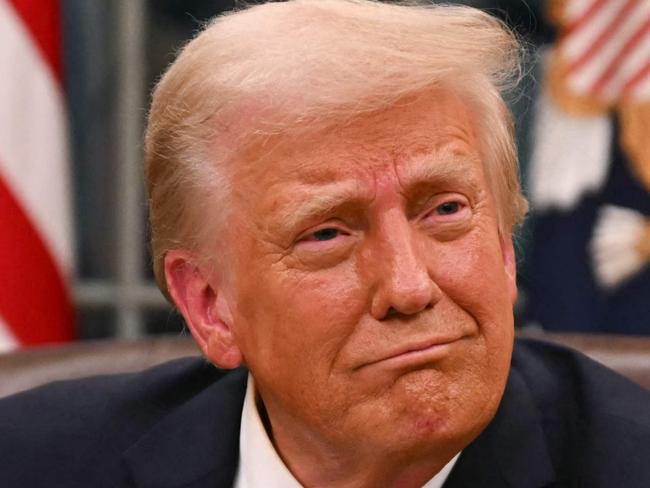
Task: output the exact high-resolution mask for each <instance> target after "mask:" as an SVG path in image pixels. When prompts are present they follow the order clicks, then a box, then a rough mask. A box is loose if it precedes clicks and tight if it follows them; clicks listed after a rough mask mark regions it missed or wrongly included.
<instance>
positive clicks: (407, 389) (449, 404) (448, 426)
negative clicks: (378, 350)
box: [391, 369, 500, 456]
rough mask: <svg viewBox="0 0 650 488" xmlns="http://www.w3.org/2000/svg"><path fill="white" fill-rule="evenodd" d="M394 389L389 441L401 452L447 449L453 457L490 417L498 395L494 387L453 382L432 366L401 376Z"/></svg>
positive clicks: (494, 411) (495, 408)
mask: <svg viewBox="0 0 650 488" xmlns="http://www.w3.org/2000/svg"><path fill="white" fill-rule="evenodd" d="M456 381H457V380H456ZM494 386H496V385H494ZM395 388H399V390H398V391H397V392H396V394H397V395H399V396H400V397H401V398H400V399H399V400H398V401H396V402H395V403H394V404H393V405H394V409H393V414H394V419H393V421H392V422H391V424H392V426H393V435H394V437H395V439H394V441H393V444H394V445H395V446H397V445H399V446H400V448H399V449H400V450H401V451H402V452H407V451H411V450H412V451H413V452H418V451H422V450H425V451H426V450H432V451H445V452H446V451H450V452H449V454H450V455H452V456H453V455H454V454H456V453H457V452H458V451H459V450H461V449H463V448H464V447H466V446H467V445H468V444H469V443H470V442H472V441H473V440H474V438H476V436H478V434H479V433H480V432H481V431H482V430H483V429H484V428H485V427H486V426H487V424H488V423H489V422H490V421H491V420H492V418H493V417H494V414H495V413H496V410H497V408H498V403H499V402H498V401H495V400H494V399H496V398H500V391H497V390H499V389H498V388H495V389H494V391H491V388H489V387H487V386H486V385H485V384H483V383H479V384H473V382H471V381H467V382H461V383H457V382H455V380H454V379H449V378H446V375H444V374H443V373H441V372H439V371H437V370H435V369H422V370H418V371H413V372H410V373H408V374H406V375H403V376H402V377H401V378H400V379H399V380H398V381H397V382H396V384H395ZM486 399H487V400H488V401H487V402H486Z"/></svg>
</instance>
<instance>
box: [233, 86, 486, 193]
mask: <svg viewBox="0 0 650 488" xmlns="http://www.w3.org/2000/svg"><path fill="white" fill-rule="evenodd" d="M479 153H480V151H479V148H478V142H477V139H476V136H475V133H474V129H473V125H472V123H471V114H470V112H469V110H468V107H467V106H466V104H465V103H464V102H463V101H462V100H461V99H460V98H459V97H458V96H457V95H455V94H454V93H453V92H450V91H445V90H442V89H439V90H435V91H432V92H428V93H427V94H426V96H420V97H418V98H412V99H408V100H404V101H402V102H400V103H398V104H396V105H394V106H393V107H391V108H389V109H387V110H383V111H380V112H377V113H373V114H366V115H361V116H359V117H357V118H355V119H354V120H352V121H351V122H349V123H347V124H346V125H341V126H336V127H334V128H330V129H328V130H326V131H322V132H318V133H310V134H307V135H304V136H303V137H301V138H298V139H289V138H284V139H283V138H281V137H280V138H278V140H276V141H271V142H269V141H267V142H266V144H260V145H258V146H257V147H256V148H255V149H254V150H253V151H251V153H249V156H248V157H246V158H243V159H242V160H239V161H238V162H237V163H235V164H234V165H233V166H232V167H231V171H232V183H233V187H234V188H235V189H236V190H240V191H244V192H247V191H248V190H246V189H250V188H256V189H257V190H260V189H262V188H263V189H264V191H263V192H262V194H263V195H264V196H267V197H269V198H271V199H273V198H275V197H277V196H279V195H278V194H279V193H282V192H284V193H285V196H287V194H291V192H292V191H295V192H296V194H299V193H300V190H301V189H306V188H308V187H311V186H318V187H330V188H337V187H338V188H339V189H340V188H341V187H345V186H347V187H350V189H354V188H356V189H357V190H361V189H363V188H364V187H367V189H368V190H369V191H370V188H369V187H368V185H370V186H372V183H373V182H374V183H376V180H377V178H378V177H381V175H382V174H384V173H386V172H391V171H392V172H393V173H394V174H395V175H396V176H397V179H398V180H399V181H400V182H408V181H410V180H418V179H426V178H435V177H436V175H442V176H449V175H451V174H454V173H458V175H461V174H464V175H465V176H466V177H467V178H468V179H474V180H477V179H480V180H482V179H483V171H482V167H481V164H480V155H479ZM364 183H368V185H365V184H364ZM250 196H251V195H250V193H249V194H248V197H249V198H250ZM296 198H299V197H298V196H297V197H296Z"/></svg>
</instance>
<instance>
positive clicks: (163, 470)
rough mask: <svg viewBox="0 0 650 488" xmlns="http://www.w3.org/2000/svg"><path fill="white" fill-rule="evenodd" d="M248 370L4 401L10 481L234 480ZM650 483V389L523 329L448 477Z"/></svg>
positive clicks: (197, 365)
mask: <svg viewBox="0 0 650 488" xmlns="http://www.w3.org/2000/svg"><path fill="white" fill-rule="evenodd" d="M245 383H246V371H244V370H238V371H234V372H232V373H228V374H225V373H223V372H220V371H218V370H216V369H215V368H214V367H212V366H211V365H209V364H207V363H205V362H204V361H202V360H200V359H183V360H177V361H173V362H170V363H167V364H164V365H162V366H159V367H156V368H153V369H151V370H149V371H146V372H143V373H139V374H134V375H119V376H106V377H98V378H92V379H86V380H80V381H72V382H63V383H57V384H52V385H48V386H45V387H41V388H38V389H36V390H32V391H29V392H26V393H21V394H18V395H15V396H13V397H9V398H6V399H4V400H1V401H0V486H2V487H5V488H29V487H48V488H54V487H66V488H68V487H93V488H95V487H108V486H117V487H131V486H138V487H152V488H153V487H155V488H171V487H177V488H178V487H186V488H188V487H226V486H231V485H232V482H233V478H234V476H235V472H236V468H237V459H238V451H239V446H238V443H239V422H240V413H241V408H242V404H243V398H244V392H245ZM447 487H451V488H460V487H517V488H518V487H522V488H523V487H530V488H539V487H588V488H598V487H608V488H610V487H612V488H635V487H639V488H641V487H643V488H648V487H650V393H648V392H646V391H645V390H643V389H641V388H640V387H637V386H636V385H634V384H632V383H630V382H629V381H627V380H625V379H623V378H622V377H620V376H618V375H617V374H615V373H613V372H611V371H609V370H607V369H605V368H604V367H602V366H599V365H598V364H596V363H594V362H592V361H590V360H588V359H587V358H585V357H584V356H582V355H580V354H578V353H575V352H572V351H569V350H567V349H563V348H560V347H556V346H549V345H545V344H542V343H538V342H532V341H526V342H524V341H518V343H517V345H516V347H515V352H514V355H513V364H512V370H511V373H510V376H509V379H508V385H507V388H506V392H505V395H504V398H503V400H502V403H501V406H500V408H499V411H498V413H497V415H496V417H495V418H494V420H493V421H492V423H491V424H490V425H489V426H488V428H487V429H486V430H485V431H484V432H483V433H482V434H481V435H480V436H479V437H478V438H477V439H476V440H475V441H474V442H473V443H472V444H471V445H470V446H468V447H467V448H466V449H465V450H464V451H463V453H462V455H461V457H460V459H459V461H458V463H457V464H456V466H455V467H454V470H453V471H452V473H451V475H450V477H449V479H448V480H447V483H446V484H445V488H447Z"/></svg>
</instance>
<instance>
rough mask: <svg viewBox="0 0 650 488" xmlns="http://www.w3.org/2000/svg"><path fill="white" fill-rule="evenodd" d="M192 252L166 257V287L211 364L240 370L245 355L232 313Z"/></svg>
mask: <svg viewBox="0 0 650 488" xmlns="http://www.w3.org/2000/svg"><path fill="white" fill-rule="evenodd" d="M200 263H201V261H200V260H199V259H197V258H196V256H195V255H194V254H193V253H190V252H188V251H184V250H181V249H172V250H170V251H167V254H166V255H165V279H166V280H167V288H168V290H169V294H170V295H171V297H172V299H173V300H174V303H175V304H176V307H177V308H178V310H179V312H180V313H181V314H182V315H183V317H184V318H185V322H186V323H187V326H188V327H189V328H190V331H191V332H192V336H194V339H195V340H196V342H197V343H198V345H199V347H200V348H201V351H203V354H204V355H205V357H207V358H208V359H209V360H210V362H212V363H214V364H216V365H217V366H219V367H221V368H225V369H232V368H236V367H238V366H239V365H240V364H241V363H242V353H241V350H240V349H239V346H238V344H237V342H236V340H235V336H234V334H233V330H232V325H233V321H232V314H231V313H230V308H229V306H228V303H227V300H226V299H225V296H224V293H222V292H221V290H219V289H218V286H217V285H216V284H215V283H214V280H213V279H211V276H212V274H213V273H211V272H210V271H209V270H208V269H205V268H206V266H205V265H201V264H200Z"/></svg>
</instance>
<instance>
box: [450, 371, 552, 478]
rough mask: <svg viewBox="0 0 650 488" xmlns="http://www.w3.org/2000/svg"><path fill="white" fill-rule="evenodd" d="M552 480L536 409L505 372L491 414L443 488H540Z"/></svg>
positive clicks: (513, 375) (517, 379) (518, 380)
mask: <svg viewBox="0 0 650 488" xmlns="http://www.w3.org/2000/svg"><path fill="white" fill-rule="evenodd" d="M554 480H555V472H554V469H553V465H552V463H551V459H550V456H549V453H548V450H547V444H546V438H545V436H544V432H543V430H542V426H541V423H540V418H539V413H538V411H537V407H536V406H535V403H534V402H533V399H532V397H531V394H530V391H529V389H528V387H527V386H526V384H525V382H524V380H523V378H522V376H521V375H520V374H519V373H518V372H517V371H516V370H514V369H511V371H510V375H509V377H508V383H507V385H506V390H505V392H504V395H503V399H502V401H501V405H500V406H499V410H498V411H497V414H496V415H495V417H494V419H493V420H492V422H491V423H490V425H488V427H487V428H486V429H485V430H484V431H483V432H482V433H481V434H480V435H479V436H478V437H477V438H476V440H475V441H474V442H472V444H470V445H469V446H468V447H467V448H465V449H464V450H463V453H462V454H461V456H460V458H459V460H458V462H457V463H456V466H454V469H453V471H452V472H451V475H450V476H449V478H448V480H447V482H446V483H445V485H444V488H470V487H484V486H489V487H490V488H498V487H510V488H540V487H543V486H548V485H550V484H551V483H553V481H554Z"/></svg>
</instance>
